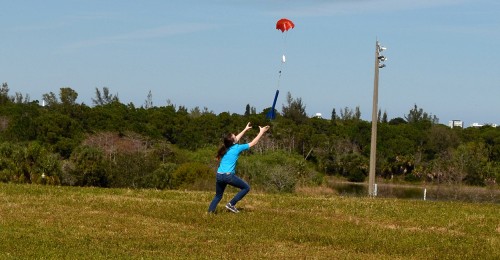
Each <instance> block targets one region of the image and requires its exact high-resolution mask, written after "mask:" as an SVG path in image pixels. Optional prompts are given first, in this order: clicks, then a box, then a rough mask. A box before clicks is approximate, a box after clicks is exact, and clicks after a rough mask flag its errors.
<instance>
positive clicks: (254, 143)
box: [248, 125, 269, 147]
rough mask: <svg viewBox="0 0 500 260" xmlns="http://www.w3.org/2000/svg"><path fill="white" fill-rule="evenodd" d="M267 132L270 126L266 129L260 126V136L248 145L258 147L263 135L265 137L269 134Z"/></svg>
mask: <svg viewBox="0 0 500 260" xmlns="http://www.w3.org/2000/svg"><path fill="white" fill-rule="evenodd" d="M267 130H269V126H268V125H266V126H264V127H262V126H259V134H258V135H257V136H256V137H255V138H254V139H253V140H252V141H251V142H250V143H248V145H249V146H250V147H252V146H254V145H256V144H257V143H258V142H259V140H260V138H261V137H262V135H264V133H265V132H267Z"/></svg>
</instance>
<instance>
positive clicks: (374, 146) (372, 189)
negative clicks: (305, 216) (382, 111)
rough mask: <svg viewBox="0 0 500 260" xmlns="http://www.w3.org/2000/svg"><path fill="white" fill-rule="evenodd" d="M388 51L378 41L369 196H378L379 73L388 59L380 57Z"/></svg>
mask: <svg viewBox="0 0 500 260" xmlns="http://www.w3.org/2000/svg"><path fill="white" fill-rule="evenodd" d="M385 50H387V48H386V47H383V46H381V45H380V43H379V42H378V40H377V41H376V43H375V77H374V80H373V108H372V136H371V145H370V171H369V173H368V196H370V197H375V196H377V190H376V188H375V187H376V184H375V169H376V163H377V123H378V116H377V113H378V108H377V106H378V71H379V69H381V68H384V67H385V64H384V63H383V62H384V61H386V60H387V58H386V57H385V56H383V55H380V53H381V52H383V51H385Z"/></svg>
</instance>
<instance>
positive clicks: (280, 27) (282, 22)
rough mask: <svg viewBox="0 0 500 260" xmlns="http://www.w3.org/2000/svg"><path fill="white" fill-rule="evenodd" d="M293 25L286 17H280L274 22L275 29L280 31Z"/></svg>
mask: <svg viewBox="0 0 500 260" xmlns="http://www.w3.org/2000/svg"><path fill="white" fill-rule="evenodd" d="M293 27H295V24H293V22H292V21H290V20H288V19H286V18H282V19H280V20H279V21H278V22H277V23H276V29H277V30H280V31H281V32H285V31H288V30H290V29H292V28H293Z"/></svg>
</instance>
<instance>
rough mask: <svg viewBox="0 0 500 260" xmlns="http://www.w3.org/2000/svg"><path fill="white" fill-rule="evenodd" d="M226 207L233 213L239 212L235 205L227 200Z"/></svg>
mask: <svg viewBox="0 0 500 260" xmlns="http://www.w3.org/2000/svg"><path fill="white" fill-rule="evenodd" d="M226 209H228V210H230V211H231V212H233V213H238V212H239V211H238V209H237V208H236V207H235V206H233V205H231V203H230V202H228V203H227V204H226Z"/></svg>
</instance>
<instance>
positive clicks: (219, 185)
mask: <svg viewBox="0 0 500 260" xmlns="http://www.w3.org/2000/svg"><path fill="white" fill-rule="evenodd" d="M216 179H217V181H216V182H215V197H214V199H213V200H212V202H211V203H210V206H209V207H208V212H215V209H216V208H217V204H219V202H220V201H221V199H222V195H224V190H225V189H226V186H227V185H228V184H229V185H231V186H233V187H236V188H240V189H241V190H240V191H239V192H238V193H236V195H235V196H234V198H233V199H232V200H231V201H229V203H231V205H233V206H234V205H236V203H238V201H240V200H241V199H243V197H245V195H247V193H248V192H249V191H250V185H248V183H246V182H245V181H244V180H242V179H240V178H239V177H238V176H236V175H234V174H221V173H217V177H216Z"/></svg>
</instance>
